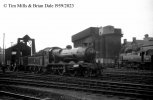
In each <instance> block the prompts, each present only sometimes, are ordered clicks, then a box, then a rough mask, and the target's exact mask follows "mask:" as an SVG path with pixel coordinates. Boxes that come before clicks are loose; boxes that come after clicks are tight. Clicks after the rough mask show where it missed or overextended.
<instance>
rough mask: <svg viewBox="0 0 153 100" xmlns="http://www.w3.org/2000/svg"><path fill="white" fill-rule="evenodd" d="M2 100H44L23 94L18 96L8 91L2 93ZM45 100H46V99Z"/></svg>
mask: <svg viewBox="0 0 153 100" xmlns="http://www.w3.org/2000/svg"><path fill="white" fill-rule="evenodd" d="M0 95H1V97H0V99H1V98H2V97H3V99H4V98H5V99H6V100H13V99H14V100H42V98H37V97H33V96H28V95H23V94H17V93H12V92H7V91H0ZM44 100H45V99H44Z"/></svg>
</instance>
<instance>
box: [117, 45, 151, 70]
mask: <svg viewBox="0 0 153 100" xmlns="http://www.w3.org/2000/svg"><path fill="white" fill-rule="evenodd" d="M119 65H120V66H122V67H127V68H134V69H149V70H153V46H142V47H141V50H140V51H138V52H134V51H132V52H130V53H122V54H120V58H119Z"/></svg>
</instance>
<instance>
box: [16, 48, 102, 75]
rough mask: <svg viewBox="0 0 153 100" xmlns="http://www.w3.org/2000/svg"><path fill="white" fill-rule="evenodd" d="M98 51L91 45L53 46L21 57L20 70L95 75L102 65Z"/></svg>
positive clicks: (98, 72)
mask: <svg viewBox="0 0 153 100" xmlns="http://www.w3.org/2000/svg"><path fill="white" fill-rule="evenodd" d="M95 57H96V52H95V50H94V49H93V48H91V47H78V48H73V49H71V48H66V49H62V48H59V47H51V48H46V49H44V50H41V51H40V52H38V53H36V54H34V55H33V56H28V57H20V66H19V68H18V69H19V70H24V71H30V72H35V73H39V72H43V73H50V74H59V75H64V74H68V75H71V76H75V75H83V76H95V75H98V74H100V71H101V67H100V66H99V65H98V64H97V63H96V62H95Z"/></svg>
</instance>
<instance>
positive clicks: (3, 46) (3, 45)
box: [3, 33, 5, 65]
mask: <svg viewBox="0 0 153 100" xmlns="http://www.w3.org/2000/svg"><path fill="white" fill-rule="evenodd" d="M4 44H5V33H3V65H4V64H5V48H4Z"/></svg>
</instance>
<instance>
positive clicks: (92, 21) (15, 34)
mask: <svg viewBox="0 0 153 100" xmlns="http://www.w3.org/2000/svg"><path fill="white" fill-rule="evenodd" d="M9 4H10V5H17V4H25V5H29V4H31V5H33V4H39V5H43V7H42V8H34V7H31V8H28V7H22V8H19V7H13V6H9ZM45 4H52V5H53V6H54V7H53V8H45V7H44V5H45ZM55 4H74V7H73V6H71V7H72V8H55ZM107 25H113V26H114V27H115V28H121V29H122V32H123V34H124V35H123V37H122V40H123V39H125V38H126V39H127V40H128V41H131V40H132V37H136V38H137V39H143V37H144V35H145V34H149V36H151V37H153V0H0V47H3V43H2V42H3V33H5V47H6V48H8V47H10V46H11V42H13V44H16V43H17V38H22V37H23V36H24V35H26V34H28V35H29V36H30V37H31V38H34V39H35V42H36V51H38V50H41V49H44V48H45V47H52V46H59V47H62V48H64V47H65V46H66V45H68V44H70V45H73V44H72V42H71V36H72V35H74V34H76V33H78V32H80V31H82V30H84V29H86V28H88V27H100V26H107Z"/></svg>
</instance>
